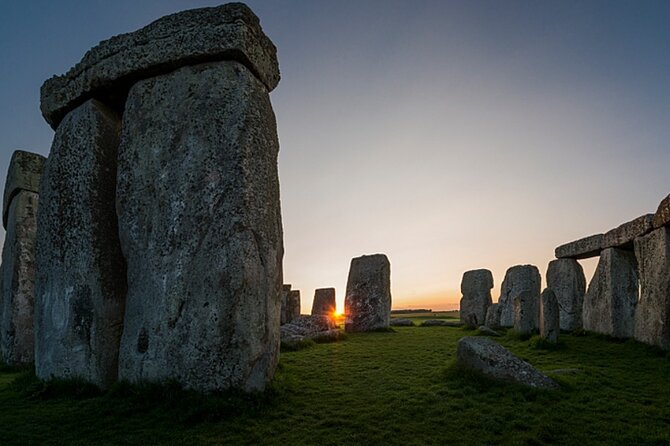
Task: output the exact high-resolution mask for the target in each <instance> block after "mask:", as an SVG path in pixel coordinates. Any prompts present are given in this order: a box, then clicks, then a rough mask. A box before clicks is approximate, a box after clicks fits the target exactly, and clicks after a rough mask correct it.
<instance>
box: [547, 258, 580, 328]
mask: <svg viewBox="0 0 670 446" xmlns="http://www.w3.org/2000/svg"><path fill="white" fill-rule="evenodd" d="M547 288H550V289H551V290H552V291H553V292H554V293H555V295H556V299H557V300H558V308H559V317H560V321H561V322H560V324H561V330H567V331H573V330H579V329H581V328H582V307H583V305H584V294H585V293H586V278H585V277H584V269H583V268H582V266H581V265H580V264H579V262H578V261H576V260H574V259H557V260H552V261H551V262H549V267H548V268H547Z"/></svg>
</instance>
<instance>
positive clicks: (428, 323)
mask: <svg viewBox="0 0 670 446" xmlns="http://www.w3.org/2000/svg"><path fill="white" fill-rule="evenodd" d="M419 326H420V327H462V326H463V324H462V323H460V322H451V321H444V320H442V319H426V320H425V321H423V322H421V325H419Z"/></svg>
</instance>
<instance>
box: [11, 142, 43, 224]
mask: <svg viewBox="0 0 670 446" xmlns="http://www.w3.org/2000/svg"><path fill="white" fill-rule="evenodd" d="M45 159H46V158H44V157H43V156H42V155H39V154H37V153H31V152H26V151H24V150H16V151H14V153H13V154H12V159H11V161H10V162H9V169H8V170H7V179H6V180H5V192H4V194H3V203H2V224H3V226H4V227H5V229H8V228H7V217H8V213H9V205H10V204H12V199H13V198H14V196H16V195H17V194H18V193H19V192H21V191H27V192H35V193H38V192H39V190H40V178H41V177H42V171H43V170H44V161H45Z"/></svg>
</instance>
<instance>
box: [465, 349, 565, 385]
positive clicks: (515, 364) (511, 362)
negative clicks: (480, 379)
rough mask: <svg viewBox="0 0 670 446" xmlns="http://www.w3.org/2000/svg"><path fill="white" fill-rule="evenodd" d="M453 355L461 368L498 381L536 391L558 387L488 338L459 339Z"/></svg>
mask: <svg viewBox="0 0 670 446" xmlns="http://www.w3.org/2000/svg"><path fill="white" fill-rule="evenodd" d="M456 356H457V361H458V364H460V365H461V366H462V367H465V368H468V369H472V370H476V371H478V372H480V373H482V374H484V375H486V376H488V377H490V378H493V379H497V380H499V381H506V382H512V383H516V384H522V385H524V386H529V387H535V388H539V389H558V388H559V386H558V384H557V383H556V382H555V381H553V380H552V379H550V378H548V377H547V376H546V375H544V374H542V373H541V372H540V371H538V370H537V369H536V368H535V367H533V366H532V365H530V364H529V363H527V362H526V361H522V360H521V359H519V358H518V357H516V356H514V355H513V354H512V353H511V352H510V351H509V350H507V349H506V348H504V347H503V346H502V345H500V344H498V343H497V342H495V341H493V340H492V339H490V338H486V337H482V336H478V337H477V336H467V337H464V338H461V339H459V341H458V345H457V351H456Z"/></svg>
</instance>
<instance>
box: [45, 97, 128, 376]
mask: <svg viewBox="0 0 670 446" xmlns="http://www.w3.org/2000/svg"><path fill="white" fill-rule="evenodd" d="M120 128H121V121H120V119H119V117H118V116H117V115H116V114H115V113H114V112H113V111H111V110H110V109H109V108H107V107H106V106H105V105H103V104H102V103H100V102H98V101H95V100H90V101H87V102H85V103H84V104H82V105H81V106H80V107H78V108H77V109H75V110H74V111H72V112H71V113H69V114H68V115H67V116H66V117H65V119H64V120H63V122H61V124H60V126H59V127H58V130H57V131H56V135H55V136H54V141H53V145H52V147H51V153H50V154H49V159H48V160H47V162H46V164H45V167H44V174H43V176H42V181H41V185H40V211H39V214H38V218H37V254H36V261H35V262H36V277H35V371H36V374H37V376H38V377H39V378H41V379H50V378H54V377H55V378H80V379H84V380H86V381H88V382H90V383H93V384H95V385H97V386H99V387H102V388H105V387H108V386H109V385H111V384H112V383H113V382H115V381H116V378H117V369H118V363H117V361H118V354H119V341H120V339H121V331H122V328H123V314H124V302H125V294H126V269H125V261H124V259H123V255H122V253H121V247H120V243H119V236H118V227H117V224H116V211H115V188H116V157H117V149H118V144H119V132H120Z"/></svg>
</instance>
